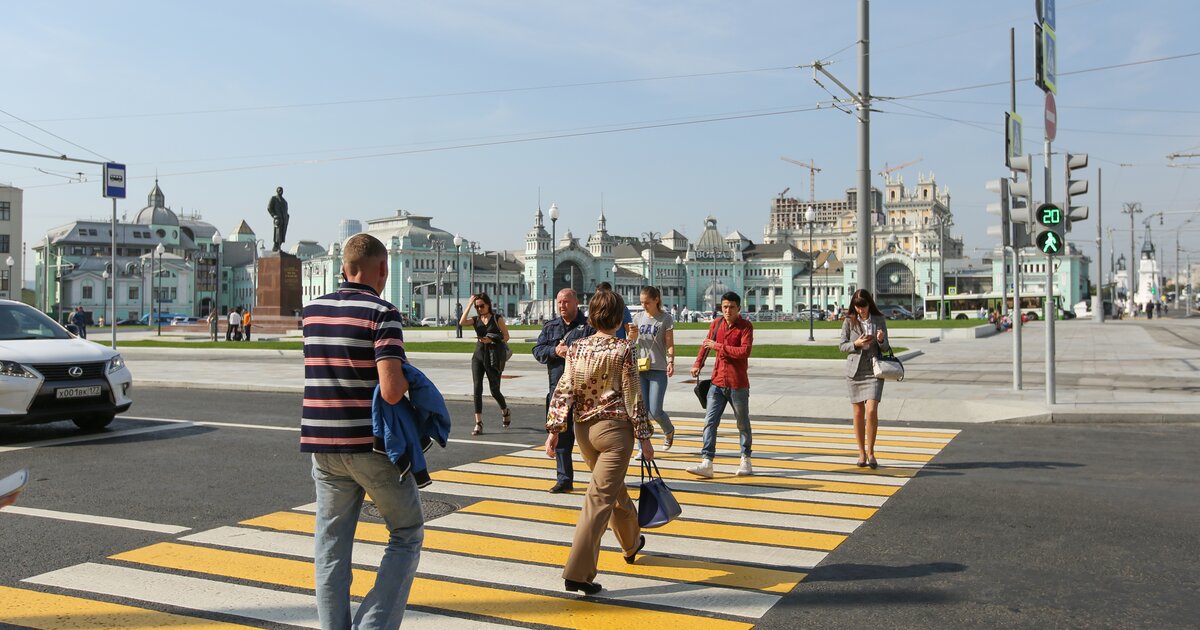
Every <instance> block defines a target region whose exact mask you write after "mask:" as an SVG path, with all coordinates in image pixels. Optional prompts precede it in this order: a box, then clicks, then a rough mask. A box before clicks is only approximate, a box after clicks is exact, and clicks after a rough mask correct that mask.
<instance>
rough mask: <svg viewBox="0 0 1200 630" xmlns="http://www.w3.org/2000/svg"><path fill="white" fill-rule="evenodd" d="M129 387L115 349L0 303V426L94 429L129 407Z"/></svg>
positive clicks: (22, 308)
mask: <svg viewBox="0 0 1200 630" xmlns="http://www.w3.org/2000/svg"><path fill="white" fill-rule="evenodd" d="M132 385H133V375H131V374H130V373H129V369H128V368H126V367H125V361H124V360H123V359H121V355H119V354H117V353H116V352H115V351H113V350H111V349H109V348H106V347H104V346H101V345H99V344H96V343H92V342H90V341H87V340H85V339H80V338H78V337H76V336H75V335H72V334H71V333H70V332H68V331H67V330H66V329H65V328H63V327H62V326H60V325H59V324H58V323H57V322H55V321H54V320H53V319H50V318H49V317H47V316H46V315H45V314H43V313H42V312H41V311H39V310H37V309H35V308H33V307H31V306H28V305H26V304H22V303H21V302H14V301H12V300H0V425H5V424H38V423H43V422H56V421H59V420H71V421H73V422H74V423H75V424H76V425H77V426H78V427H79V428H81V429H100V428H103V427H106V426H108V424H109V423H110V422H112V420H113V416H115V415H117V414H118V413H121V412H122V411H125V410H126V409H129V406H130V405H132V404H133V401H132V400H130V398H129V393H130V392H129V390H130V388H131V386H132Z"/></svg>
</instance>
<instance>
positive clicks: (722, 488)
mask: <svg viewBox="0 0 1200 630" xmlns="http://www.w3.org/2000/svg"><path fill="white" fill-rule="evenodd" d="M456 468H459V469H461V470H465V471H469V472H476V473H482V474H495V475H508V476H513V477H532V478H534V479H545V480H547V481H550V482H551V483H553V481H554V479H555V478H556V477H557V475H556V474H555V471H554V469H553V468H534V467H525V466H498V465H495V464H465V465H463V466H458V467H456ZM688 476H689V477H692V478H691V479H672V480H671V483H670V486H671V489H672V490H675V492H676V494H691V493H706V494H724V495H728V496H732V497H738V498H740V497H745V496H752V497H759V496H769V497H771V498H772V499H778V500H784V501H793V500H794V501H814V502H822V503H834V504H838V505H858V506H870V507H879V506H881V505H883V503H884V502H885V501H887V499H888V498H887V497H882V496H877V495H871V494H850V493H847V492H830V491H828V490H800V489H795V488H780V487H774V486H767V485H757V484H736V483H726V481H727V480H725V479H703V478H700V477H696V476H695V475H688ZM591 479H592V473H590V472H584V471H581V470H576V471H575V482H576V483H580V484H582V485H585V486H586V485H587V484H588V483H590V482H591ZM634 480H636V477H634V478H631V479H627V483H630V482H631V481H634Z"/></svg>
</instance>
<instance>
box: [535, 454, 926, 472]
mask: <svg viewBox="0 0 1200 630" xmlns="http://www.w3.org/2000/svg"><path fill="white" fill-rule="evenodd" d="M539 450H542V449H541V447H539ZM654 458H655V459H669V460H671V461H677V462H682V461H688V462H694V461H696V456H695V455H686V454H684V453H663V452H661V451H657V450H656V451H654ZM713 463H714V464H724V465H728V466H737V465H738V464H740V463H741V461H740V460H739V459H738V458H736V457H720V456H717V457H714V458H713ZM754 467H755V468H783V469H786V470H809V471H813V472H839V473H847V474H854V475H863V476H866V477H915V476H916V475H917V472H918V471H916V470H914V469H911V468H895V467H887V466H880V467H879V468H875V469H871V468H859V467H858V466H855V465H854V464H833V463H830V462H812V461H805V460H792V459H774V458H771V459H768V458H765V457H764V458H759V459H755V460H754Z"/></svg>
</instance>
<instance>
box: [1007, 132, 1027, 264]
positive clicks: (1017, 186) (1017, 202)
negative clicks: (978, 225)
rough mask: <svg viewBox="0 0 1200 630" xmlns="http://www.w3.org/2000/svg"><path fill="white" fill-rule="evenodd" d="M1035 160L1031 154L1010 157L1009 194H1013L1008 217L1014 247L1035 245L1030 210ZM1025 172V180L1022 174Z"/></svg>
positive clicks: (1022, 247) (1020, 247) (1021, 247)
mask: <svg viewBox="0 0 1200 630" xmlns="http://www.w3.org/2000/svg"><path fill="white" fill-rule="evenodd" d="M1032 165H1033V160H1032V158H1031V157H1030V156H1029V155H1018V156H1016V157H1014V158H1009V161H1008V167H1009V168H1010V169H1011V170H1012V172H1013V178H1012V181H1010V182H1009V183H1008V194H1009V195H1010V196H1011V198H1010V201H1009V206H1008V219H1009V221H1010V222H1011V223H1012V243H1011V244H1012V247H1013V248H1014V249H1024V248H1026V247H1029V246H1031V245H1033V239H1032V238H1030V236H1031V232H1032V230H1031V228H1032V225H1031V224H1032V223H1033V216H1032V215H1031V214H1030V212H1029V208H1030V203H1031V201H1030V199H1031V198H1032V195H1033V180H1032V179H1031V177H1030V175H1031V174H1032V167H1033V166H1032ZM1022 173H1024V175H1025V177H1024V181H1021V180H1022V177H1021V174H1022Z"/></svg>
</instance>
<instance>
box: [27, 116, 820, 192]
mask: <svg viewBox="0 0 1200 630" xmlns="http://www.w3.org/2000/svg"><path fill="white" fill-rule="evenodd" d="M818 109H820V107H818V106H815V105H814V106H812V107H802V108H796V109H789V110H783V111H776V112H766V113H757V114H741V115H733V116H721V117H716V118H705V119H702V120H691V121H682V122H669V123H657V124H646V125H634V126H629V127H620V128H617V129H603V130H597V131H580V132H575V133H560V134H552V135H544V136H537V137H532V138H515V139H512V140H495V141H490V142H473V143H468V144H458V145H451V146H443V147H430V148H426V149H410V150H407V151H391V152H387V153H372V154H365V155H349V156H343V157H336V158H325V159H308V160H292V161H289V162H276V163H272V164H252V165H248V166H231V167H229V168H216V169H206V170H198V171H183V172H178V173H160V174H158V175H157V176H154V175H145V176H142V177H131V178H130V179H145V178H149V177H160V178H162V177H178V176H182V175H209V174H213V173H232V172H236V171H250V170H261V169H266V168H280V167H285V166H301V165H314V164H323V163H328V162H348V161H354V160H371V159H379V158H387V157H398V156H402V155H415V154H421V153H438V152H442V151H455V150H459V149H474V148H480V147H491V146H503V145H508V144H525V143H529V142H542V141H546V140H562V139H565V138H580V137H585V136H599V135H607V134H612V133H625V132H630V131H645V130H647V129H664V128H670V127H683V126H687V125H700V124H708V123H715V122H726V121H730V120H748V119H752V118H765V117H768V116H782V115H786V114H797V113H802V112H815V111H817V110H818ZM69 185H72V184H70V183H60V184H41V185H36V186H27V187H26V190H29V189H32V188H54V187H58V186H69Z"/></svg>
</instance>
